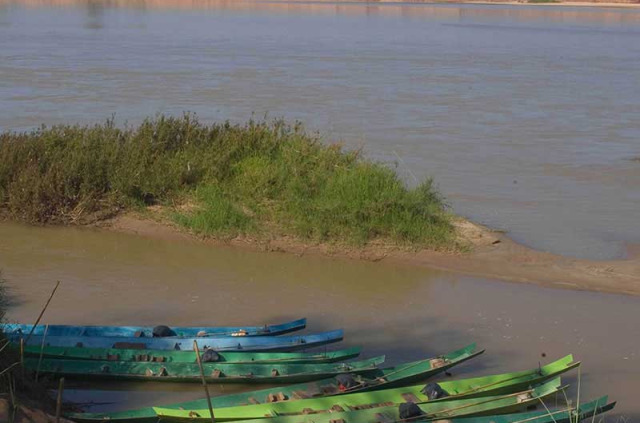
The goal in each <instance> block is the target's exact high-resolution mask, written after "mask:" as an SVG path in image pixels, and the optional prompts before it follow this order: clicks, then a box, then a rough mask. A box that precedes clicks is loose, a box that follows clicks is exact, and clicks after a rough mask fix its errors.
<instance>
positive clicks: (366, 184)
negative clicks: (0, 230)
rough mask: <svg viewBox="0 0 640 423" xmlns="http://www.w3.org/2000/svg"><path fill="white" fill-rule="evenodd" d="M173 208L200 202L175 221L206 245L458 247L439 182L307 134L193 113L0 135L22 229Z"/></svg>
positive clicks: (5, 185) (1, 196)
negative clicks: (213, 120)
mask: <svg viewBox="0 0 640 423" xmlns="http://www.w3.org/2000/svg"><path fill="white" fill-rule="evenodd" d="M176 202H189V203H193V204H195V207H193V208H191V209H190V210H188V211H185V210H184V209H181V208H176V210H175V211H174V213H173V219H174V221H175V222H177V223H178V224H180V225H182V226H184V227H186V228H189V229H190V230H192V231H194V232H196V233H199V234H202V235H209V236H216V237H235V236H238V235H251V236H269V237H272V236H282V235H287V236H295V237H299V238H302V239H305V240H313V241H320V242H346V243H349V244H355V245H364V244H366V243H367V242H370V241H372V240H378V239H383V240H388V241H392V242H394V243H399V244H403V245H414V246H428V247H432V248H451V247H452V246H454V245H455V236H454V230H453V226H452V225H451V221H450V217H449V215H448V214H447V213H446V210H445V205H444V203H443V200H442V198H441V196H440V194H439V193H438V192H437V190H436V189H435V188H434V186H433V184H432V181H431V180H427V181H424V182H423V183H422V184H420V185H419V186H417V187H416V188H412V189H410V188H408V187H407V186H406V185H405V184H404V182H403V181H402V180H400V179H399V177H398V176H397V174H396V173H395V172H394V171H393V170H391V169H389V168H388V167H386V166H384V165H383V164H380V163H374V162H371V161H368V160H366V159H363V158H362V157H361V155H360V154H359V152H357V151H356V152H354V151H345V150H343V149H342V148H341V147H340V146H338V145H327V144H324V143H322V142H321V140H320V139H319V138H318V137H317V136H315V135H312V134H309V133H306V132H305V131H304V130H303V129H302V127H301V125H299V124H296V125H288V124H286V123H285V122H283V121H281V120H276V121H274V122H255V121H249V122H248V123H246V124H244V125H232V124H230V123H228V122H226V123H222V124H213V125H203V124H200V123H199V122H198V121H197V119H196V118H195V116H193V115H190V114H185V115H184V116H182V117H178V118H174V117H164V116H160V117H158V118H156V119H148V120H146V121H145V122H144V123H143V124H142V125H140V126H139V127H137V128H124V129H122V128H118V127H116V126H115V125H114V122H113V121H112V120H108V121H107V122H105V123H104V124H101V125H95V126H70V125H62V126H55V127H52V128H46V127H42V128H40V129H38V130H36V131H33V132H30V133H3V134H0V210H3V211H4V212H5V213H8V214H9V215H10V216H12V217H13V218H15V219H19V220H23V221H27V222H31V223H51V222H54V223H69V222H76V223H83V222H87V221H93V220H99V219H104V218H106V217H110V216H112V215H114V214H116V213H118V212H119V211H121V210H123V209H127V208H136V207H144V206H148V205H152V204H164V205H173V204H174V203H176Z"/></svg>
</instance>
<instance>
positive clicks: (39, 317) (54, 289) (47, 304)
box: [26, 281, 60, 342]
mask: <svg viewBox="0 0 640 423" xmlns="http://www.w3.org/2000/svg"><path fill="white" fill-rule="evenodd" d="M59 286H60V281H57V282H56V286H55V287H54V288H53V291H51V295H49V299H48V300H47V303H46V304H45V305H44V308H43V309H42V311H41V312H40V315H39V316H38V319H37V320H36V322H35V323H34V325H33V327H32V328H31V332H29V336H27V341H26V342H29V339H31V335H33V331H34V330H36V326H38V323H40V319H42V316H43V315H44V312H45V310H46V309H47V307H49V303H50V302H51V299H52V298H53V296H54V295H55V293H56V290H57V289H58V287H59Z"/></svg>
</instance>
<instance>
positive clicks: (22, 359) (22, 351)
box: [20, 338, 24, 377]
mask: <svg viewBox="0 0 640 423" xmlns="http://www.w3.org/2000/svg"><path fill="white" fill-rule="evenodd" d="M20 367H21V368H22V377H24V339H23V338H20Z"/></svg>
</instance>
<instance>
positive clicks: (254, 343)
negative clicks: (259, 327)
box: [7, 329, 344, 351]
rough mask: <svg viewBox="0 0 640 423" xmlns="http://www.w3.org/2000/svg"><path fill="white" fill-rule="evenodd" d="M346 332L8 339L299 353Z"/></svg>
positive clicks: (57, 343)
mask: <svg viewBox="0 0 640 423" xmlns="http://www.w3.org/2000/svg"><path fill="white" fill-rule="evenodd" d="M343 335H344V334H343V331H342V329H339V330H334V331H330V332H322V333H317V334H312V335H297V336H293V335H285V336H252V337H223V338H207V337H205V338H200V337H198V338H135V337H134V338H128V337H104V336H49V335H37V336H31V338H29V339H28V340H27V339H26V338H27V336H26V335H25V334H17V333H13V334H11V335H8V336H7V337H8V338H9V339H10V340H11V341H12V342H16V343H17V342H19V341H20V339H21V338H22V339H25V341H26V345H41V344H42V343H43V337H44V344H45V346H51V347H83V348H124V349H149V350H183V351H192V350H193V342H194V341H196V342H197V343H198V348H199V349H200V351H205V350H206V349H208V348H211V349H214V350H216V351H295V350H301V349H305V348H311V347H317V346H321V345H326V344H331V343H333V342H339V341H342V338H343Z"/></svg>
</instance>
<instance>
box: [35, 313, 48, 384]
mask: <svg viewBox="0 0 640 423" xmlns="http://www.w3.org/2000/svg"><path fill="white" fill-rule="evenodd" d="M47 332H49V325H47V326H45V328H44V335H42V344H40V357H39V358H38V368H37V369H36V383H37V382H38V376H39V375H40V365H41V364H42V356H43V355H44V341H45V339H47Z"/></svg>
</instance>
